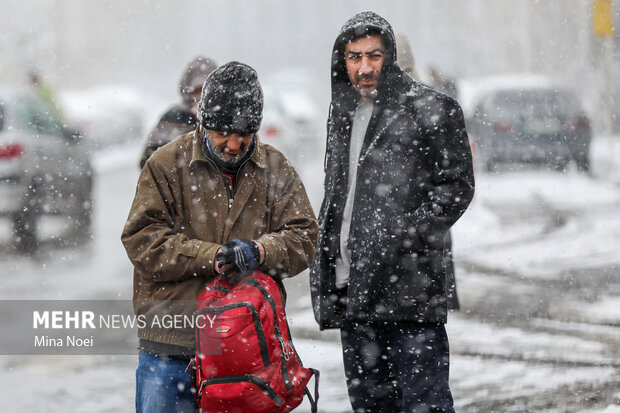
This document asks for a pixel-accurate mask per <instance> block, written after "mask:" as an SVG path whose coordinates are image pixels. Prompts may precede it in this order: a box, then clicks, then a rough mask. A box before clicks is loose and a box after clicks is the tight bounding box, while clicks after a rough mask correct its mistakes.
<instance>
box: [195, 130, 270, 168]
mask: <svg viewBox="0 0 620 413" xmlns="http://www.w3.org/2000/svg"><path fill="white" fill-rule="evenodd" d="M203 130H204V129H203V128H202V126H200V125H199V126H197V127H196V129H194V132H193V137H192V159H191V161H190V162H189V165H190V167H191V166H193V165H194V163H196V162H206V163H208V164H209V165H212V164H213V163H212V162H211V161H210V160H209V159H208V158H207V157H206V155H205V154H204V151H203V150H202V144H203V142H202V134H203V132H202V131H203ZM254 139H256V149H254V153H253V154H252V157H251V158H250V160H249V161H248V162H252V163H254V164H255V165H256V166H258V167H259V168H261V169H266V168H267V163H266V162H265V159H266V154H265V148H264V147H263V145H262V144H261V142H260V140H259V139H258V134H256V135H255V137H254Z"/></svg>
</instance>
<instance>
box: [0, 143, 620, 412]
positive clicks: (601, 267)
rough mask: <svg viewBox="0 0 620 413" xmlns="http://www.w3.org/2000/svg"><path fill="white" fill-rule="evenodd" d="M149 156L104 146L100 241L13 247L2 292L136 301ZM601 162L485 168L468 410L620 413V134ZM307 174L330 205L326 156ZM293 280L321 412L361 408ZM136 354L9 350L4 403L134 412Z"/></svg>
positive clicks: (466, 285)
mask: <svg viewBox="0 0 620 413" xmlns="http://www.w3.org/2000/svg"><path fill="white" fill-rule="evenodd" d="M139 153H140V145H139V143H138V144H135V143H134V144H131V145H126V146H122V147H116V148H111V149H108V150H106V151H100V152H98V153H96V155H95V156H94V159H93V161H94V165H95V169H96V198H95V202H96V204H95V232H94V241H93V243H92V245H90V246H88V247H84V248H80V249H73V250H67V249H60V250H49V251H45V252H44V253H42V254H41V255H40V256H39V257H38V258H37V259H36V260H27V259H25V258H21V257H16V256H1V257H0V274H1V277H0V299H2V300H10V299H40V300H43V299H64V300H70V299H130V298H131V290H132V268H131V264H130V262H129V260H128V259H127V257H126V255H125V251H124V249H123V247H122V245H121V243H120V233H121V229H122V226H123V224H124V221H125V219H126V216H127V213H128V210H129V206H130V203H131V200H132V197H133V194H134V191H135V183H136V180H137V176H138V159H139ZM593 158H594V161H593V164H594V171H593V176H591V177H588V176H585V175H582V174H579V173H578V172H576V171H569V172H568V173H566V174H559V173H555V172H547V171H542V170H537V171H520V172H506V173H501V174H492V175H489V174H479V175H478V176H477V193H476V197H475V199H474V202H473V203H472V206H471V208H470V209H469V211H468V212H467V213H466V214H465V216H464V217H463V218H462V219H461V221H459V222H458V223H457V225H456V227H455V228H454V231H453V235H454V246H455V256H456V260H457V285H458V291H459V298H460V300H461V310H460V311H458V312H453V313H452V314H451V315H450V319H449V323H448V326H447V327H448V332H449V336H450V340H451V351H452V364H451V382H452V389H453V393H454V397H455V403H456V407H457V411H472V412H477V411H480V412H486V411H498V412H505V411H547V412H565V411H570V412H573V411H580V412H618V411H620V407H618V406H619V405H620V373H619V368H620V363H619V362H618V350H617V348H620V328H619V326H620V290H619V289H618V282H620V277H618V275H619V273H618V268H619V266H620V253H619V252H618V251H619V249H618V245H619V243H618V241H619V240H620V219H619V218H620V208H619V206H620V138H613V140H612V139H611V138H606V137H599V138H597V139H596V140H595V143H594V145H593ZM299 171H300V174H301V175H302V178H303V179H304V182H305V184H306V186H307V189H308V192H309V194H310V196H311V198H312V203H313V205H314V206H315V208H316V209H318V205H319V203H320V197H321V195H322V194H321V185H322V157H316V158H313V159H306V162H304V164H302V165H299ZM616 279H618V282H616V281H615V280H616ZM287 288H289V291H290V298H289V304H288V305H289V310H288V311H289V317H290V324H291V327H292V329H293V336H294V338H296V340H295V345H296V347H297V349H298V351H299V353H300V355H301V357H302V359H303V360H304V363H305V364H306V365H308V366H311V367H315V368H318V369H319V370H321V386H320V391H321V400H320V403H319V406H320V411H322V412H347V411H350V406H349V404H348V401H347V395H346V388H345V383H344V374H343V370H342V356H341V350H340V345H339V338H338V334H337V332H335V331H327V332H319V331H318V328H317V327H316V324H315V323H314V320H313V317H312V312H311V309H310V300H309V293H308V284H307V274H306V273H304V274H301V275H300V276H298V277H296V278H295V279H291V280H288V281H287ZM3 334H10V332H8V331H5V332H3ZM136 362H137V357H135V356H72V357H70V356H1V357H0V389H2V390H1V394H2V399H1V400H2V410H3V411H35V410H36V411H41V412H59V411H83V412H109V411H114V412H130V411H133V409H134V404H133V403H134V402H133V397H134V370H135V367H136ZM33 391H34V392H35V393H36V394H34V393H33ZM299 411H309V407H308V405H307V403H304V404H303V405H302V407H301V408H300V409H299Z"/></svg>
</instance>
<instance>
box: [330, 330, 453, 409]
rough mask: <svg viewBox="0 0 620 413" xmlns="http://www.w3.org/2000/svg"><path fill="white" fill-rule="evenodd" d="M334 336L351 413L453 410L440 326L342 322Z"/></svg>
mask: <svg viewBox="0 0 620 413" xmlns="http://www.w3.org/2000/svg"><path fill="white" fill-rule="evenodd" d="M340 336H341V339H342V349H343V354H344V367H345V373H346V376H347V388H348V390H349V399H350V400H351V405H352V406H353V410H354V411H355V413H362V412H372V413H379V412H389V413H395V412H408V413H409V412H416V413H418V412H420V413H421V412H454V408H453V403H452V394H451V392H450V386H449V383H448V381H449V368H450V355H449V346H448V336H447V335H446V330H445V328H444V325H443V324H426V323H415V322H375V323H357V322H346V323H345V325H344V326H343V327H342V328H341V330H340Z"/></svg>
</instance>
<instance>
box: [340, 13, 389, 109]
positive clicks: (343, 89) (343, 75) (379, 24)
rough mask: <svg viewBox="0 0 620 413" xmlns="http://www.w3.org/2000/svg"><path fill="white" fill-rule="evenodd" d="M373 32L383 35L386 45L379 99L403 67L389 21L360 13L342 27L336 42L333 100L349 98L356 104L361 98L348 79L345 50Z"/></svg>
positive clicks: (343, 101)
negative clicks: (400, 64) (354, 41)
mask: <svg viewBox="0 0 620 413" xmlns="http://www.w3.org/2000/svg"><path fill="white" fill-rule="evenodd" d="M373 34H379V35H381V36H382V37H383V41H384V44H385V47H386V54H385V59H384V61H383V68H382V69H381V76H380V79H379V86H378V88H377V89H378V94H377V98H378V99H381V96H382V95H383V96H385V93H386V92H387V90H386V89H387V85H389V82H388V81H387V80H386V79H388V78H390V77H391V75H392V74H393V73H395V72H396V73H398V72H400V68H399V67H398V65H397V63H396V40H395V37H394V31H393V30H392V26H390V23H388V22H387V20H385V19H384V18H383V17H381V16H379V15H378V14H376V13H374V12H370V11H367V12H362V13H358V14H356V15H355V16H353V17H351V18H350V19H349V20H348V21H347V22H346V23H345V24H344V25H343V26H342V28H341V29H340V33H339V34H338V37H337V38H336V42H335V43H334V48H333V51H332V61H331V85H332V102H341V103H342V104H344V103H345V102H350V101H353V103H357V101H358V100H359V92H357V91H356V90H355V89H354V88H353V85H352V84H351V81H350V80H349V75H348V73H347V67H346V62H345V56H344V50H345V46H346V45H347V43H349V42H350V41H352V40H355V39H357V38H360V37H364V36H367V35H373Z"/></svg>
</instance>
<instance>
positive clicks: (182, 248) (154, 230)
mask: <svg viewBox="0 0 620 413" xmlns="http://www.w3.org/2000/svg"><path fill="white" fill-rule="evenodd" d="M174 211H175V196H174V193H173V191H172V190H171V188H170V186H169V185H168V178H167V177H166V175H165V174H164V173H163V172H162V171H161V170H160V169H159V168H158V167H157V165H156V164H154V163H153V162H148V163H147V164H146V166H145V167H144V168H143V169H142V172H141V174H140V178H139V180H138V185H137V188H136V195H135V198H134V200H133V204H132V206H131V210H130V212H129V217H128V218H127V222H126V224H125V227H124V229H123V233H122V235H121V240H122V242H123V245H124V246H125V249H126V251H127V255H128V256H129V259H130V260H131V262H132V264H133V265H134V267H135V268H136V270H137V271H138V272H139V273H140V274H141V275H142V277H146V278H148V279H150V280H152V281H156V282H169V281H182V280H185V279H188V278H191V277H196V276H212V275H215V272H214V269H213V262H214V259H215V252H216V251H217V249H218V247H219V245H218V244H214V243H210V242H205V241H202V240H199V239H190V238H189V237H188V236H187V235H185V234H183V233H182V232H181V231H179V230H178V229H177V228H176V226H177V225H176V224H175V222H176V220H175V212H174Z"/></svg>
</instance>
